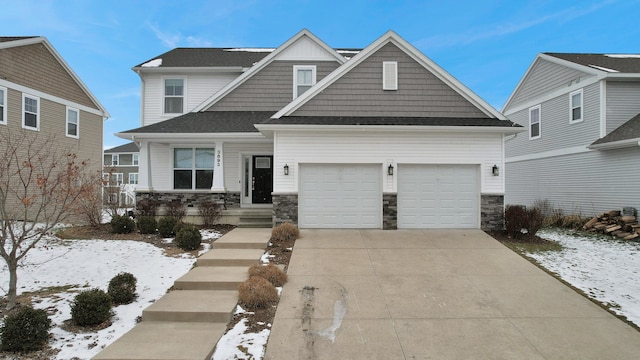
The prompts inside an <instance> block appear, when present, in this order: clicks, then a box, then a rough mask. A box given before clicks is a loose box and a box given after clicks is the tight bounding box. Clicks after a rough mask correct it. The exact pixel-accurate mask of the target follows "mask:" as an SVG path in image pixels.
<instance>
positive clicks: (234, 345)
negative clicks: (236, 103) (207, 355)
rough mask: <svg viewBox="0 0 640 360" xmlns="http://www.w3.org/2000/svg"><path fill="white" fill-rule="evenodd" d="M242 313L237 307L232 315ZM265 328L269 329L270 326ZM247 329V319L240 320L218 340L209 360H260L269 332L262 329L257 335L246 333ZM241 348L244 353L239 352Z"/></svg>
mask: <svg viewBox="0 0 640 360" xmlns="http://www.w3.org/2000/svg"><path fill="white" fill-rule="evenodd" d="M242 313H246V311H245V310H244V309H242V307H240V306H237V308H236V311H235V313H234V314H235V315H238V314H242ZM267 326H268V327H269V328H271V324H269V325H267ZM247 329H248V326H247V319H242V320H240V321H239V322H238V323H237V324H236V325H235V326H234V327H233V328H232V329H230V330H229V331H228V332H227V333H226V334H224V335H223V336H222V337H221V338H220V340H219V341H218V345H216V351H215V352H214V353H213V356H211V360H229V359H256V360H259V359H262V358H263V357H264V349H265V346H266V345H267V340H268V339H269V334H270V333H271V330H270V329H263V330H262V331H260V332H259V333H247ZM241 348H242V349H243V350H244V351H242V350H240V349H241Z"/></svg>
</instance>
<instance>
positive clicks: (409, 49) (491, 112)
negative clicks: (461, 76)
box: [272, 30, 506, 120]
mask: <svg viewBox="0 0 640 360" xmlns="http://www.w3.org/2000/svg"><path fill="white" fill-rule="evenodd" d="M389 42H391V43H393V44H394V45H396V46H398V47H399V48H401V49H402V50H403V51H404V52H405V53H406V54H408V55H409V56H410V57H411V58H413V59H414V60H416V61H417V62H418V63H419V64H421V65H422V66H423V67H425V68H426V69H427V70H429V71H430V72H431V73H433V75H434V76H436V77H437V78H439V79H440V80H442V81H443V82H444V83H445V84H447V85H449V87H451V88H452V89H453V90H454V91H456V92H457V93H458V94H460V95H461V96H462V97H464V98H465V99H466V100H468V101H469V102H471V103H472V104H474V105H475V106H476V107H478V109H479V110H481V111H482V112H483V113H485V114H486V115H487V116H491V117H496V118H498V119H501V120H506V117H505V116H504V115H502V114H501V113H500V112H498V111H497V110H495V109H494V108H493V107H492V106H491V105H489V104H488V103H487V102H485V101H484V100H482V99H481V98H480V97H479V96H477V95H476V94H475V93H474V92H473V91H471V90H470V89H469V88H467V87H466V86H464V85H463V84H462V83H461V82H460V81H458V80H457V79H456V78H454V77H453V76H451V74H449V73H448V72H446V71H445V70H444V69H443V68H441V67H440V66H439V65H437V64H436V63H435V62H433V61H432V60H431V59H429V58H428V57H427V56H426V55H424V54H423V53H422V52H421V51H420V50H418V49H417V48H416V47H414V46H413V45H411V44H410V43H408V42H407V41H406V40H404V39H403V38H402V37H400V36H399V35H398V34H397V33H395V32H394V31H393V30H389V31H387V32H386V33H385V34H384V35H382V36H381V37H379V38H378V39H377V40H376V41H374V42H373V43H371V44H370V45H369V46H367V47H366V48H364V49H363V50H362V51H360V52H359V53H358V54H356V55H355V56H354V57H353V58H351V60H349V61H348V62H346V63H344V64H343V65H342V66H340V67H339V68H337V69H336V70H334V71H333V72H332V73H330V74H329V75H327V76H326V77H325V78H323V79H322V80H321V81H319V82H318V83H316V85H314V86H313V87H311V89H309V90H307V91H306V92H305V93H304V94H302V95H301V96H299V97H298V98H296V99H295V100H293V101H292V102H290V103H289V104H288V105H286V106H285V107H283V108H282V109H281V110H280V111H278V112H277V113H275V114H274V115H273V116H272V118H274V119H279V118H280V117H282V116H287V115H291V114H292V113H293V112H295V111H296V110H297V109H299V108H300V107H301V106H302V105H304V104H305V103H306V102H307V101H308V100H310V99H311V98H313V97H314V96H315V95H317V94H318V93H320V92H322V91H323V90H324V89H326V88H327V87H328V86H329V85H331V84H332V83H333V82H334V81H336V80H337V79H339V78H340V77H342V76H343V75H344V74H346V73H348V72H349V71H351V70H352V69H353V68H355V67H356V66H358V65H359V64H360V63H362V62H363V61H364V60H366V59H367V58H368V57H369V56H370V55H371V54H373V53H375V52H376V51H378V50H379V49H380V48H381V47H382V46H384V45H386V44H387V43H389Z"/></svg>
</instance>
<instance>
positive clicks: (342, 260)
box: [265, 230, 640, 360]
mask: <svg viewBox="0 0 640 360" xmlns="http://www.w3.org/2000/svg"><path fill="white" fill-rule="evenodd" d="M288 275H289V282H288V283H287V284H286V285H285V287H284V289H283V292H282V298H281V300H280V304H279V306H278V310H277V313H276V317H275V321H274V324H273V328H272V331H271V336H270V338H269V344H268V346H267V353H266V356H265V359H274V360H275V359H581V360H583V359H638V358H639V356H640V332H638V331H636V330H635V329H633V328H632V327H630V326H628V325H627V324H625V323H624V322H622V321H620V320H619V319H617V318H615V317H614V316H612V315H611V314H609V313H608V312H606V311H604V310H602V309H601V308H599V307H598V306H596V305H595V304H593V303H592V302H590V301H589V300H587V299H585V298H584V297H583V296H581V295H579V294H577V293H576V292H574V291H573V290H572V289H570V288H568V287H566V286H565V285H563V284H562V283H560V282H559V281H557V280H556V279H554V278H553V277H552V276H550V275H548V274H546V273H545V272H543V271H542V270H540V269H538V268H537V267H536V266H534V265H532V264H530V263H529V262H528V261H526V260H524V259H523V258H521V257H520V256H519V255H517V254H515V253H513V252H512V251H511V250H509V249H507V248H506V247H504V246H503V245H502V244H500V243H499V242H498V241H496V240H494V239H493V238H491V237H490V236H488V235H487V234H485V233H484V232H482V231H479V230H415V231H413V230H407V231H402V230H398V231H384V230H303V231H301V238H300V239H299V240H298V241H297V242H296V245H295V249H294V251H293V256H292V258H291V263H290V265H289V270H288Z"/></svg>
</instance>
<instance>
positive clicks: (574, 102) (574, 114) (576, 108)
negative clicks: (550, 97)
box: [569, 89, 583, 123]
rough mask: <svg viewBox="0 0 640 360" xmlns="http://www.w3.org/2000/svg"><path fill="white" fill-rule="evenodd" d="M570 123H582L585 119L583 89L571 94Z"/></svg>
mask: <svg viewBox="0 0 640 360" xmlns="http://www.w3.org/2000/svg"><path fill="white" fill-rule="evenodd" d="M569 108H570V111H571V113H570V115H569V123H576V122H580V121H582V119H583V114H582V113H583V111H582V89H580V90H576V91H574V92H572V93H571V94H569Z"/></svg>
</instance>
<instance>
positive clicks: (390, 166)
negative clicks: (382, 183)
mask: <svg viewBox="0 0 640 360" xmlns="http://www.w3.org/2000/svg"><path fill="white" fill-rule="evenodd" d="M387 175H389V176H393V165H391V164H389V167H388V168H387Z"/></svg>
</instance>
